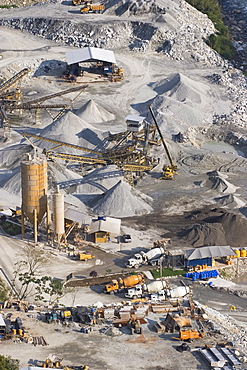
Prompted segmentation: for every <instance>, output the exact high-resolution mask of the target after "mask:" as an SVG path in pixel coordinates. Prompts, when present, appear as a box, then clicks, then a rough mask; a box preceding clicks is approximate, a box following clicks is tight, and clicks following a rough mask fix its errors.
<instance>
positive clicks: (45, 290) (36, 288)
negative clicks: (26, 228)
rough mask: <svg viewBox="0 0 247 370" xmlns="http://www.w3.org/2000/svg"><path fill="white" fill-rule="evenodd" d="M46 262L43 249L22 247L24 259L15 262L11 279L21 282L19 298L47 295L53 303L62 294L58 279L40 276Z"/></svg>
mask: <svg viewBox="0 0 247 370" xmlns="http://www.w3.org/2000/svg"><path fill="white" fill-rule="evenodd" d="M47 263H48V259H47V257H46V255H45V252H44V251H42V250H40V249H38V248H37V247H33V246H32V245H28V246H26V247H25V248H24V259H23V260H21V261H20V262H18V263H16V264H15V266H16V270H15V271H14V280H13V283H14V284H15V282H16V280H19V282H20V283H21V287H20V289H19V291H18V295H19V298H20V299H21V300H22V299H26V298H28V297H33V298H34V299H35V300H38V301H44V302H47V300H46V299H45V297H47V296H49V303H53V302H55V301H56V300H57V299H58V298H59V297H61V296H62V295H63V285H62V283H61V281H60V280H58V279H53V278H52V277H51V276H42V277H40V270H41V268H42V267H43V266H44V265H45V264H47ZM18 285H19V284H18ZM0 370H1V369H0Z"/></svg>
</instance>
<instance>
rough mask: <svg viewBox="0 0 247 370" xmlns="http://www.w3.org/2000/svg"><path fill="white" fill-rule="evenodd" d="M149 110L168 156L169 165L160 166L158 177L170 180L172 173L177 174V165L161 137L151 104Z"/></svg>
mask: <svg viewBox="0 0 247 370" xmlns="http://www.w3.org/2000/svg"><path fill="white" fill-rule="evenodd" d="M149 110H150V113H151V116H152V118H153V120H154V123H155V126H156V128H157V131H158V133H159V135H160V138H161V141H162V144H163V146H164V149H165V151H166V154H167V157H168V159H169V162H170V165H168V164H165V165H164V166H163V168H162V171H163V173H162V176H161V177H160V179H165V180H172V179H173V177H174V175H175V174H177V166H176V165H175V163H174V162H173V160H172V157H171V154H170V152H169V150H168V147H167V145H166V142H165V140H164V138H163V135H162V133H161V131H160V128H159V125H158V123H157V121H156V118H155V116H154V113H153V110H152V108H151V106H149Z"/></svg>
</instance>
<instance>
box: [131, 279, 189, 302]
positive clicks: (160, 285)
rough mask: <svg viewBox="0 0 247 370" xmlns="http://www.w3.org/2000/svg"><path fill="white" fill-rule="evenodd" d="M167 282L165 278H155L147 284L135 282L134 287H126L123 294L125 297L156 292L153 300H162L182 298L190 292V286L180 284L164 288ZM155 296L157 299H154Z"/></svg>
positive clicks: (136, 296)
mask: <svg viewBox="0 0 247 370" xmlns="http://www.w3.org/2000/svg"><path fill="white" fill-rule="evenodd" d="M166 288H167V282H166V281H165V280H155V281H153V282H151V283H149V284H143V285H141V284H137V285H136V286H135V287H133V288H130V289H128V291H127V293H126V294H125V297H126V298H130V299H133V298H141V297H143V296H144V295H145V294H151V295H153V293H157V295H156V296H154V295H153V297H151V298H153V299H154V300H164V299H165V297H166V298H167V299H171V298H183V297H185V296H187V295H188V294H190V288H189V287H187V286H180V287H176V288H173V289H166ZM156 298H157V299H156Z"/></svg>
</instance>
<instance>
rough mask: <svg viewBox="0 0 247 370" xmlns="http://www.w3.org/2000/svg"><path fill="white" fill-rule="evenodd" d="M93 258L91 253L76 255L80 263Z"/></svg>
mask: <svg viewBox="0 0 247 370" xmlns="http://www.w3.org/2000/svg"><path fill="white" fill-rule="evenodd" d="M94 257H95V256H93V255H92V253H88V252H79V253H78V258H79V260H80V261H88V260H91V259H92V258H94Z"/></svg>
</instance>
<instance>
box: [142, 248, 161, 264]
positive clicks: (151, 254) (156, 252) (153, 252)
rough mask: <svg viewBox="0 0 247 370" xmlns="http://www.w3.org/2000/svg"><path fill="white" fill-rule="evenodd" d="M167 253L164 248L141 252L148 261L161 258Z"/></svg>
mask: <svg viewBox="0 0 247 370" xmlns="http://www.w3.org/2000/svg"><path fill="white" fill-rule="evenodd" d="M164 253H165V251H164V249H163V248H153V249H150V250H149V251H148V252H141V254H142V256H144V257H146V258H147V260H148V261H150V260H151V259H153V258H159V257H160V256H161V255H162V254H164Z"/></svg>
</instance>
